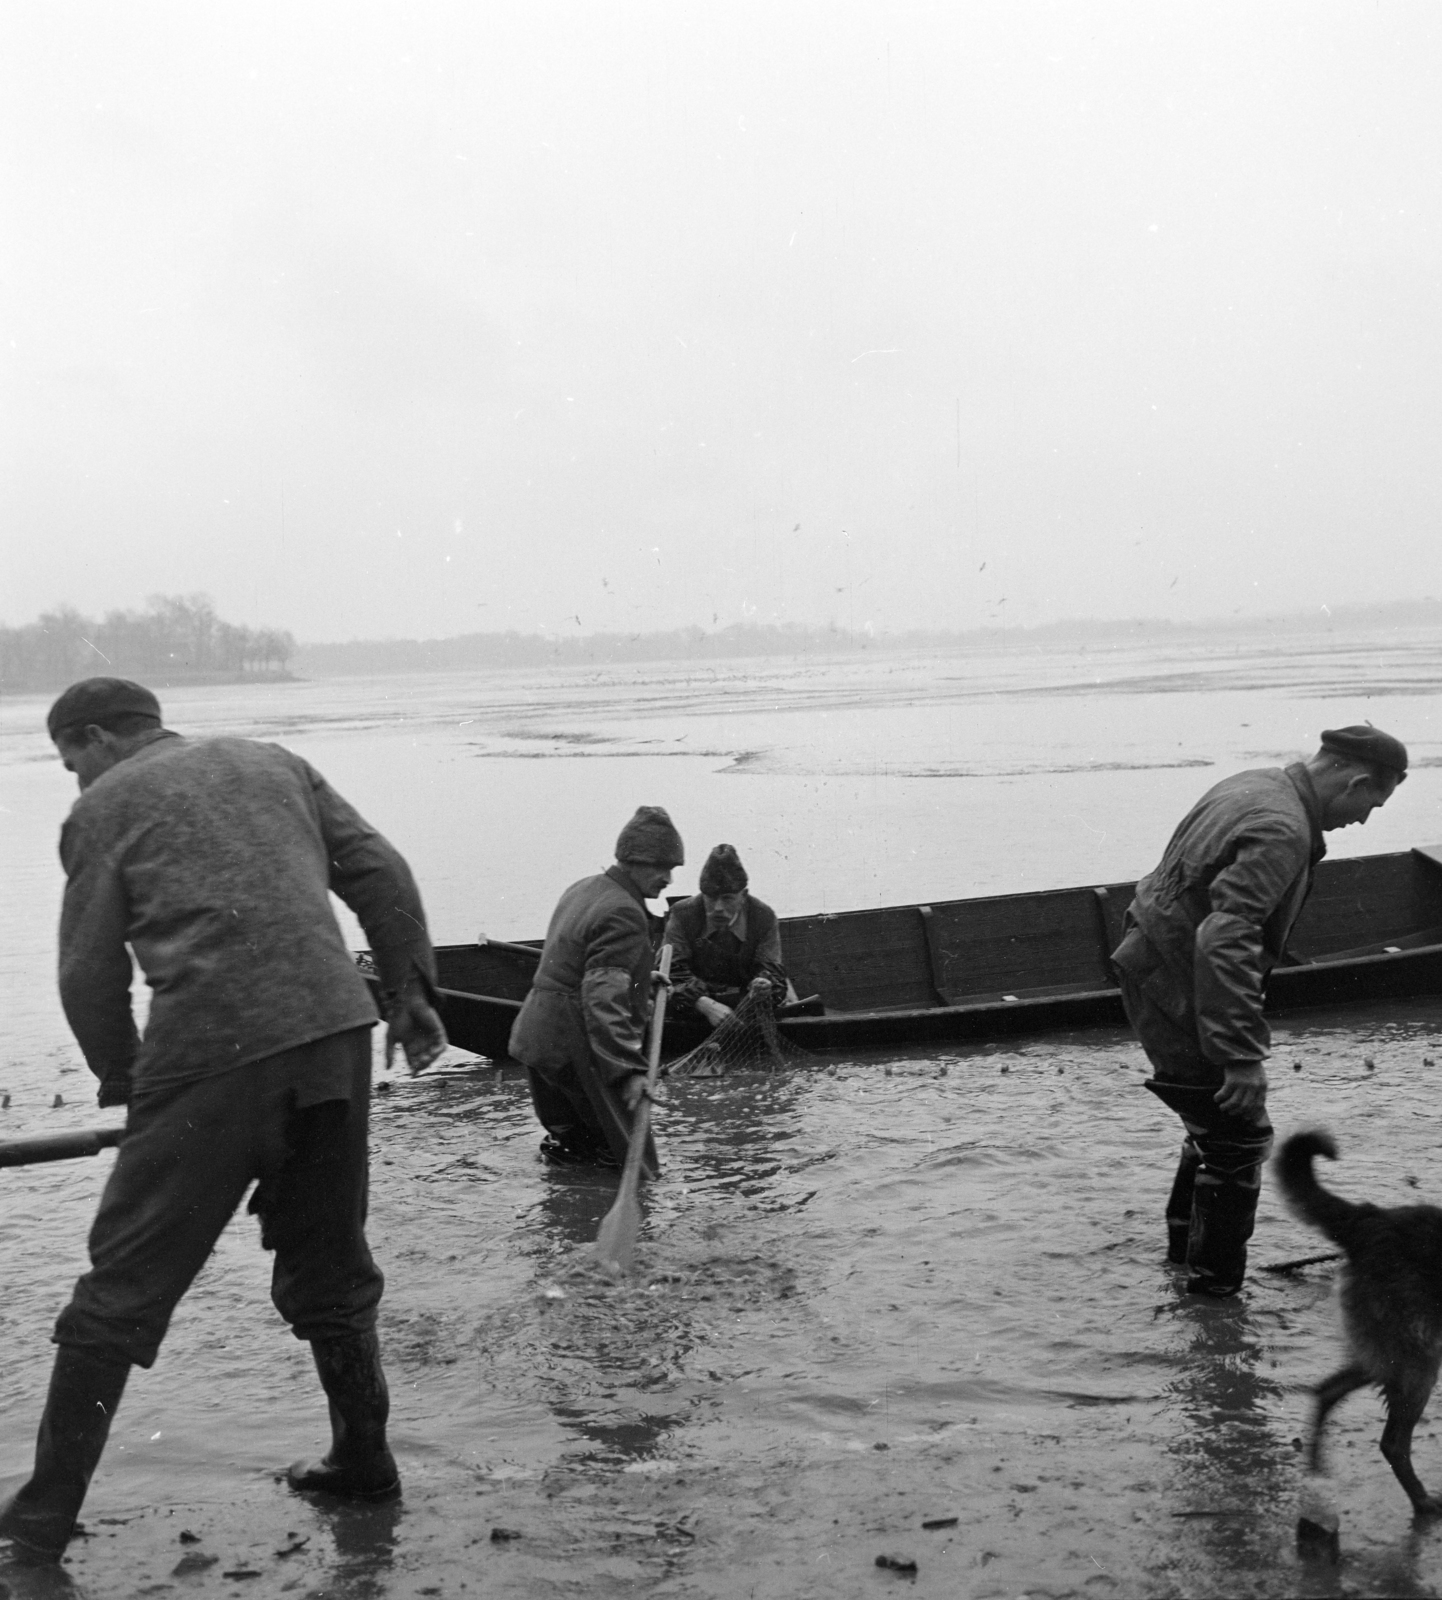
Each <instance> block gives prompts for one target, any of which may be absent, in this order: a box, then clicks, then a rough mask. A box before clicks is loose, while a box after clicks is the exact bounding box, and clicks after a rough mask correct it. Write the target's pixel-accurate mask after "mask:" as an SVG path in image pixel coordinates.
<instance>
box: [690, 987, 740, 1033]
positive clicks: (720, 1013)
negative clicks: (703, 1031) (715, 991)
mask: <svg viewBox="0 0 1442 1600" xmlns="http://www.w3.org/2000/svg"><path fill="white" fill-rule="evenodd" d="M696 1009H697V1010H698V1011H699V1012H700V1013H701V1015H702V1016H703V1017H705V1019H706V1020H707V1022H709V1023H710V1024H711V1026H712V1027H713V1028H714V1027H716V1026H717V1025H718V1024H720V1023H722V1022H725V1020H726V1019H727V1017H729V1016H730V1015H731V1007H730V1006H723V1005H722V1004H721V1002H720V1001H719V1000H713V999H712V998H711V996H710V995H707V994H703V995H702V996H701V998H700V999H699V1000H698V1001H697V1002H696Z"/></svg>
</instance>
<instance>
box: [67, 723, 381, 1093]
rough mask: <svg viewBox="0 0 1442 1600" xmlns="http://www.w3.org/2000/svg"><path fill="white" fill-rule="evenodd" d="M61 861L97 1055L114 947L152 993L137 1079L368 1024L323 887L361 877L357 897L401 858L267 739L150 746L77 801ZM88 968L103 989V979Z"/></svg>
mask: <svg viewBox="0 0 1442 1600" xmlns="http://www.w3.org/2000/svg"><path fill="white" fill-rule="evenodd" d="M61 857H62V860H63V862H64V864H65V868H66V872H67V875H68V878H69V883H68V886H67V890H66V899H65V911H64V915H63V917H62V922H61V973H60V975H61V992H62V998H63V999H64V1002H65V1006H66V1011H67V1013H68V1014H69V1015H70V1017H71V1021H72V1024H73V1025H74V1026H75V1027H76V1031H77V1034H79V1035H80V1036H81V1040H82V1043H83V1044H84V1043H86V1042H87V1039H86V1034H87V1032H91V1033H93V1034H94V1035H95V1036H96V1037H97V1040H98V1042H99V1043H100V1044H101V1053H102V1054H103V1053H104V1041H105V1038H106V1036H107V1035H113V1030H114V1028H116V1027H119V1026H120V1008H119V999H120V996H119V994H118V993H117V992H116V991H117V986H118V984H119V981H120V979H121V976H122V973H121V970H120V964H119V962H118V961H117V959H116V951H117V949H118V943H119V940H124V941H125V942H128V943H129V944H130V945H131V947H132V948H133V950H134V952H135V955H136V959H137V960H138V961H139V963H140V966H141V969H142V971H143V972H144V974H145V977H146V980H147V982H148V983H149V985H150V987H151V989H152V991H153V999H152V1004H151V1011H150V1019H149V1024H148V1026H147V1028H146V1033H145V1042H144V1044H143V1045H142V1047H141V1050H140V1054H139V1057H138V1059H137V1062H136V1068H135V1074H136V1079H137V1082H138V1083H139V1084H141V1085H145V1086H154V1085H156V1084H158V1083H163V1082H176V1081H182V1080H184V1079H186V1078H192V1077H197V1076H203V1075H207V1074H209V1073H211V1072H214V1071H223V1070H225V1069H226V1068H227V1067H230V1066H236V1065H240V1064H242V1063H244V1062H247V1061H252V1060H258V1059H259V1058H261V1057H263V1056H267V1055H271V1054H274V1053H276V1052H277V1051H279V1050H284V1049H289V1048H291V1047H293V1046H295V1045H298V1044H302V1043H305V1042H307V1041H308V1040H311V1039H317V1038H321V1037H323V1036H325V1035H327V1034H330V1033H336V1032H340V1031H342V1030H344V1029H346V1028H352V1027H358V1026H364V1025H365V1024H367V1023H370V1022H373V1021H374V1020H375V1008H374V1006H373V1004H372V1003H371V1000H370V997H369V994H368V992H367V990H366V987H365V984H364V982H363V981H362V980H361V978H360V976H359V974H358V973H357V971H356V969H355V966H354V964H353V962H352V961H351V958H350V956H349V954H348V953H347V950H346V948H345V944H344V941H343V940H342V938H341V934H340V929H339V928H338V926H337V924H336V920H335V917H334V915H333V914H332V912H331V908H330V899H329V890H330V887H331V885H332V883H336V886H337V887H343V885H344V884H345V882H347V881H350V882H351V887H352V889H353V890H354V888H355V880H356V879H357V877H358V876H359V878H360V879H361V880H362V892H363V889H364V884H363V880H364V878H365V877H366V876H367V875H375V873H376V871H377V869H378V868H387V867H388V868H393V867H394V865H395V863H396V862H399V857H396V856H395V852H394V851H393V850H391V848H390V847H389V846H388V845H387V844H386V843H385V841H384V840H383V839H381V838H380V836H379V835H378V834H376V833H375V831H374V830H373V829H371V828H369V827H368V826H367V825H366V824H365V822H364V821H363V820H362V819H361V818H360V817H359V815H358V814H357V813H356V812H355V811H354V810H353V808H352V807H350V806H349V805H348V804H347V803H346V802H345V801H343V800H342V799H341V798H340V797H339V796H338V795H337V794H335V792H334V791H333V790H332V789H330V787H329V786H328V785H327V784H326V782H325V780H324V779H323V778H321V777H320V775H319V774H318V773H316V772H315V771H314V769H313V768H311V767H310V766H309V765H308V764H307V763H306V762H305V761H303V760H302V759H301V758H300V757H299V756H296V755H293V754H292V753H291V752H289V751H287V750H284V749H282V748H281V747H280V746H279V745H273V744H260V743H257V742H255V741H253V740H249V739H235V738H220V739H204V740H194V741H192V740H187V739H182V738H178V737H175V736H168V737H167V736H161V737H158V738H157V739H156V740H155V741H153V742H152V743H148V744H146V745H145V746H143V747H142V748H141V749H139V750H137V751H136V752H135V754H134V755H133V756H131V757H130V759H128V760H127V761H124V762H122V763H121V764H120V765H118V766H116V767H114V768H112V769H111V770H110V771H109V772H107V773H106V774H105V775H104V776H103V777H102V778H101V779H99V780H98V781H97V782H96V783H94V784H93V785H92V786H91V787H90V788H89V789H87V790H86V791H85V793H84V794H82V796H81V798H80V799H79V801H77V803H76V805H75V808H74V810H73V811H72V812H71V814H70V817H69V819H68V820H67V821H66V824H65V827H64V830H63V832H62V836H61ZM400 870H401V871H402V872H404V871H405V869H404V865H403V863H402V864H401V866H400ZM406 877H407V878H408V877H409V874H408V873H407V874H406ZM337 880H339V881H337ZM348 898H351V896H348ZM98 970H99V971H103V972H105V973H106V975H107V978H108V981H105V980H102V981H101V982H99V983H98V984H97V981H96V980H97V971H98ZM124 977H125V981H126V987H128V973H126V974H124ZM127 1015H128V997H127ZM113 1042H114V1043H117V1044H118V1040H113ZM87 1053H89V1052H88V1051H87Z"/></svg>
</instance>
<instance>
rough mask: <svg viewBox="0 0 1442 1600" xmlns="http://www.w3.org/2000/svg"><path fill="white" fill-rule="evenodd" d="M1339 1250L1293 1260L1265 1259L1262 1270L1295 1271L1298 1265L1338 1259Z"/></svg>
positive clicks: (1316, 1263)
mask: <svg viewBox="0 0 1442 1600" xmlns="http://www.w3.org/2000/svg"><path fill="white" fill-rule="evenodd" d="M1341 1259H1342V1252H1341V1251H1340V1250H1329V1251H1328V1252H1327V1253H1326V1254H1325V1255H1320V1256H1298V1257H1297V1259H1296V1260H1295V1261H1266V1262H1263V1263H1262V1271H1263V1272H1295V1271H1296V1270H1297V1268H1298V1267H1315V1266H1318V1265H1319V1264H1320V1263H1321V1262H1323V1261H1340V1260H1341Z"/></svg>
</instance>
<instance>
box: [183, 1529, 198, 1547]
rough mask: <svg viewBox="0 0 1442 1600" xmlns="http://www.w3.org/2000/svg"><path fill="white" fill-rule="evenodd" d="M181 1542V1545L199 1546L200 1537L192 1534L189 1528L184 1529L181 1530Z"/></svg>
mask: <svg viewBox="0 0 1442 1600" xmlns="http://www.w3.org/2000/svg"><path fill="white" fill-rule="evenodd" d="M180 1542H181V1544H199V1543H200V1535H199V1534H198V1533H192V1532H191V1531H190V1529H189V1528H182V1529H181V1530H180Z"/></svg>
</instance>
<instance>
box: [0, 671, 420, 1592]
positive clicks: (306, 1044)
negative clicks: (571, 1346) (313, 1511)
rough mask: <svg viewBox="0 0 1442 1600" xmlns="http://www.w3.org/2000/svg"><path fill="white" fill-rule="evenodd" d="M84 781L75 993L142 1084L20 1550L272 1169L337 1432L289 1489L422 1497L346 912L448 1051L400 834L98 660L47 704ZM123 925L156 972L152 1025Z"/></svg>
mask: <svg viewBox="0 0 1442 1600" xmlns="http://www.w3.org/2000/svg"><path fill="white" fill-rule="evenodd" d="M48 725H49V731H50V736H51V738H52V739H53V740H54V742H55V746H56V748H57V750H58V751H59V753H60V756H61V759H62V760H63V761H64V763H65V766H66V768H67V770H68V771H70V772H73V773H74V774H75V776H76V778H77V780H78V781H79V784H80V789H81V795H80V799H79V800H78V801H76V803H75V806H74V808H73V809H72V811H71V813H70V816H69V818H68V819H67V820H66V823H65V826H64V829H63V830H62V832H61V836H60V857H61V861H62V863H63V864H64V867H65V876H66V885H65V900H64V906H63V910H62V913H61V919H60V997H61V1001H62V1002H63V1004H64V1007H65V1014H66V1017H67V1019H68V1020H69V1023H70V1026H71V1028H72V1029H73V1030H74V1032H75V1037H76V1038H77V1039H78V1040H79V1042H80V1048H81V1050H82V1051H83V1052H84V1054H85V1059H86V1062H87V1063H88V1065H89V1067H90V1070H91V1071H92V1072H93V1073H95V1075H96V1076H97V1077H98V1078H99V1079H100V1091H99V1100H100V1104H101V1105H102V1106H114V1105H127V1104H128V1105H129V1107H130V1112H129V1118H128V1121H127V1123H126V1129H125V1137H124V1139H123V1140H122V1141H121V1144H120V1150H119V1154H118V1155H117V1157H116V1160H115V1165H114V1167H113V1168H112V1169H111V1172H110V1177H109V1180H108V1181H107V1183H106V1185H105V1192H104V1194H103V1195H102V1196H101V1200H100V1210H99V1212H98V1213H97V1215H96V1218H95V1224H94V1227H93V1228H92V1229H91V1233H90V1262H91V1266H90V1271H89V1272H87V1273H86V1274H85V1275H84V1276H83V1277H82V1278H81V1279H80V1280H79V1282H78V1283H77V1284H76V1285H75V1292H74V1295H73V1297H72V1299H71V1301H70V1304H69V1305H68V1306H66V1308H65V1309H64V1311H62V1312H61V1313H60V1318H59V1321H58V1322H57V1324H56V1328H55V1334H54V1338H55V1343H56V1344H57V1345H58V1346H59V1350H58V1351H57V1353H56V1357H55V1366H54V1371H53V1373H52V1376H51V1379H50V1392H49V1395H48V1396H47V1398H46V1401H45V1411H44V1414H43V1416H42V1417H41V1420H40V1433H39V1437H38V1439H37V1441H36V1446H35V1470H34V1474H33V1475H32V1477H31V1478H30V1481H29V1482H28V1483H26V1484H25V1485H24V1487H23V1488H21V1489H20V1490H19V1491H18V1493H16V1494H15V1495H14V1497H13V1498H12V1499H11V1500H10V1501H9V1503H8V1504H7V1505H6V1506H5V1507H4V1509H3V1510H0V1537H3V1538H7V1539H9V1540H11V1541H12V1543H13V1544H14V1546H15V1547H16V1550H17V1552H18V1553H20V1554H22V1555H24V1556H26V1557H28V1558H30V1559H37V1558H38V1559H41V1560H50V1561H58V1560H59V1559H60V1556H61V1555H62V1554H63V1552H64V1550H65V1546H66V1544H67V1542H68V1541H69V1539H70V1536H71V1533H72V1532H73V1530H74V1527H75V1518H76V1516H77V1515H78V1513H79V1511H80V1507H81V1504H82V1502H83V1501H84V1499H85V1492H86V1489H87V1488H88V1486H89V1484H90V1479H91V1475H92V1474H93V1473H94V1471H95V1468H96V1466H97V1464H98V1463H99V1460H100V1455H101V1452H102V1450H103V1449H104V1448H105V1440H106V1437H107V1435H108V1434H109V1432H110V1422H111V1418H112V1417H113V1416H114V1415H115V1408H116V1406H117V1405H118V1404H119V1403H120V1397H121V1393H122V1391H123V1390H124V1388H125V1380H126V1378H127V1376H128V1374H129V1372H130V1368H131V1366H132V1365H136V1366H142V1367H149V1366H151V1365H152V1364H153V1363H154V1361H155V1357H156V1353H157V1352H158V1350H159V1348H160V1342H161V1340H162V1339H163V1338H164V1336H165V1330H166V1328H167V1327H168V1325H169V1323H170V1317H171V1313H172V1312H173V1311H174V1309H175V1306H176V1304H177V1302H178V1301H179V1300H180V1298H181V1296H182V1295H183V1294H184V1293H185V1291H186V1290H187V1289H188V1288H189V1287H190V1284H191V1282H192V1281H193V1280H194V1278H195V1275H196V1274H197V1273H198V1272H199V1271H200V1269H201V1268H202V1267H203V1266H204V1265H205V1263H206V1261H207V1259H208V1258H209V1256H210V1253H211V1250H212V1249H213V1247H214V1245H215V1242H216V1240H217V1239H218V1238H219V1237H220V1235H221V1232H222V1231H223V1230H224V1228H225V1225H226V1224H227V1223H228V1222H229V1221H230V1218H231V1215H232V1214H233V1213H234V1211H235V1208H236V1207H237V1206H238V1205H239V1204H240V1201H241V1199H242V1197H243V1196H244V1194H245V1191H246V1190H247V1189H248V1188H249V1187H250V1185H251V1183H252V1182H254V1181H255V1180H257V1179H258V1180H259V1182H258V1183H257V1184H256V1188H255V1192H254V1194H253V1195H252V1196H251V1200H250V1206H249V1210H250V1211H252V1212H253V1213H255V1214H256V1215H257V1216H258V1217H259V1218H260V1228H261V1243H262V1245H263V1246H264V1247H265V1248H266V1249H268V1250H273V1251H274V1252H275V1268H274V1273H273V1276H272V1280H271V1298H272V1299H273V1300H274V1302H275V1307H276V1309H277V1310H278V1311H279V1312H280V1314H281V1316H283V1317H284V1318H285V1319H286V1321H287V1322H289V1323H290V1325H291V1328H292V1330H293V1332H294V1333H295V1335H296V1337H297V1338H299V1339H306V1340H308V1341H309V1342H310V1346H311V1351H312V1353H313V1355H314V1357H315V1365H316V1370H317V1372H318V1373H319V1375H320V1381H321V1386H322V1387H323V1388H324V1390H325V1394H326V1398H327V1400H328V1401H329V1402H330V1415H331V1427H332V1430H333V1439H332V1444H331V1449H330V1452H329V1454H328V1455H327V1456H326V1457H325V1459H324V1460H323V1461H320V1462H318V1463H316V1464H315V1465H307V1464H305V1463H303V1462H297V1463H296V1465H295V1466H293V1467H292V1468H291V1469H290V1473H289V1482H290V1486H291V1487H292V1488H293V1489H301V1490H321V1491H324V1492H326V1493H328V1494H334V1495H342V1496H345V1497H347V1498H351V1499H363V1500H376V1499H386V1498H390V1497H393V1496H395V1495H397V1494H399V1493H400V1478H399V1475H398V1474H397V1471H396V1464H395V1460H394V1458H393V1457H392V1455H391V1453H390V1450H389V1449H388V1448H387V1445H386V1419H387V1414H388V1410H389V1400H388V1396H387V1391H386V1381H385V1375H384V1373H383V1372H382V1371H381V1362H380V1346H379V1344H378V1342H377V1339H376V1333H375V1324H376V1307H377V1305H378V1303H379V1301H380V1298H381V1290H382V1287H383V1284H384V1279H383V1278H382V1277H381V1273H380V1271H379V1269H378V1268H377V1267H376V1265H375V1263H374V1261H372V1259H371V1254H370V1249H369V1247H368V1246H367V1243H366V1237H365V1215H366V1189H367V1173H368V1159H369V1154H368V1146H367V1124H368V1113H369V1106H370V1030H371V1028H372V1027H373V1026H374V1025H375V1021H376V1014H375V1006H374V1004H373V1003H372V1001H371V998H370V994H369V992H368V990H367V989H366V986H365V983H364V981H363V980H362V979H361V977H360V974H359V973H358V972H357V970H356V967H355V964H354V962H353V961H352V960H351V958H350V955H349V953H348V952H347V950H346V946H345V942H344V940H343V939H342V937H341V932H340V928H339V927H338V926H337V924H336V920H335V917H334V915H333V914H332V912H331V909H330V900H329V893H330V891H331V890H334V891H335V893H336V894H338V895H339V896H340V898H341V899H342V900H344V901H345V902H346V904H347V905H348V906H350V908H351V909H352V910H353V911H354V912H355V914H356V916H357V917H358V918H359V919H360V922H361V926H362V927H363V928H364V929H365V932H366V935H367V937H368V938H369V940H370V944H371V949H372V952H373V954H374V956H375V961H376V965H377V967H378V969H379V971H380V974H381V981H382V984H383V985H384V988H385V991H386V996H387V1006H388V1012H389V1020H390V1034H389V1042H390V1043H392V1044H394V1043H399V1044H400V1045H401V1046H402V1047H403V1048H404V1050H405V1052H406V1056H407V1059H408V1061H409V1063H410V1067H411V1070H412V1071H413V1072H416V1071H419V1070H420V1069H421V1068H422V1067H423V1066H426V1065H428V1064H429V1063H430V1062H432V1061H433V1060H434V1059H435V1058H436V1057H437V1056H438V1055H439V1054H440V1052H441V1051H442V1050H443V1049H444V1048H445V1042H446V1040H445V1034H444V1032H443V1031H442V1028H441V1023H440V1019H439V1017H437V1015H436V1013H435V1012H434V1011H433V1010H432V1009H431V1005H430V998H429V997H430V996H431V994H432V993H433V992H434V991H433V990H432V987H431V984H432V979H433V976H434V972H435V961H434V957H433V955H432V952H431V946H430V940H429V939H428V937H427V935H426V925H425V914H424V912H423V911H422V909H421V902H420V896H419V895H418V894H417V892H416V886H415V883H414V880H413V879H412V877H411V873H410V869H409V868H408V867H407V866H406V864H405V862H404V861H403V860H402V859H401V857H400V855H399V854H398V853H397V852H396V851H395V849H394V848H392V846H391V845H389V844H388V843H387V842H386V841H385V840H384V839H383V838H382V837H381V836H380V835H379V834H378V833H377V832H376V831H375V830H374V829H373V828H372V827H370V826H369V824H367V823H366V822H365V821H364V820H363V819H362V818H361V816H360V815H359V814H358V813H357V812H356V811H355V810H353V809H352V807H351V806H349V805H347V804H346V802H345V801H344V800H342V799H341V797H340V796H339V795H338V794H337V793H336V792H335V790H333V789H332V788H331V787H330V785H329V784H327V783H326V781H325V779H324V778H322V777H321V775H320V774H319V773H318V772H317V771H316V770H315V769H314V768H313V767H311V766H309V765H308V764H307V763H306V762H305V761H303V760H301V758H300V757H299V756H296V755H292V754H291V753H290V751H288V750H284V749H282V748H281V747H280V746H279V745H275V744H258V743H256V742H255V741H254V740H251V739H232V738H219V739H195V740H192V739H185V738H182V737H180V736H179V735H178V734H175V733H172V732H170V731H169V730H168V729H166V728H164V727H162V726H161V721H160V703H159V701H157V700H156V698H155V696H154V695H153V694H151V692H150V691H149V690H148V689H146V688H143V687H142V686H141V685H140V684H138V683H131V682H128V681H127V680H125V679H122V678H88V679H86V680H85V681H84V682H81V683H76V684H72V685H71V687H70V688H68V689H67V690H66V691H65V693H64V694H62V695H61V696H60V698H59V699H58V700H57V701H56V702H55V704H54V706H53V707H52V708H51V711H50V716H49V724H48ZM127 943H128V944H129V945H130V947H131V948H132V949H133V950H134V952H135V958H136V960H137V961H138V962H139V964H140V968H141V971H142V972H143V973H144V974H145V978H146V982H147V983H148V984H149V985H150V988H151V990H152V991H153V1000H152V1003H151V1007H150V1016H149V1020H148V1022H147V1024H146V1028H145V1037H144V1039H143V1040H142V1039H140V1038H139V1037H138V1036H137V1034H136V1029H135V1023H134V1021H133V1018H132V1015H131V1009H130V982H131V964H130V955H129V953H128V952H127V950H126V945H127Z"/></svg>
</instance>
